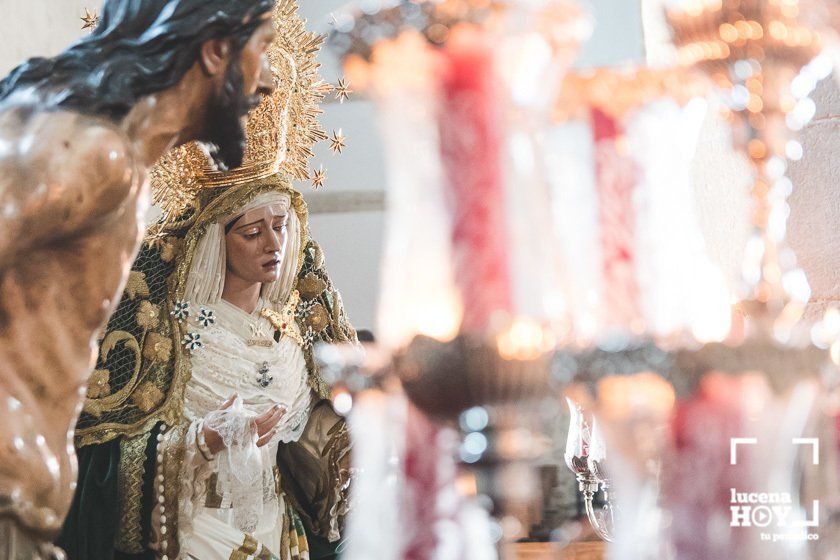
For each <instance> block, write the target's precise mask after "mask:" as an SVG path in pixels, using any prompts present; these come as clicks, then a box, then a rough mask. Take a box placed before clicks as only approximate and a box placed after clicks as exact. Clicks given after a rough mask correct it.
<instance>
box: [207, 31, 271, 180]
mask: <svg viewBox="0 0 840 560" xmlns="http://www.w3.org/2000/svg"><path fill="white" fill-rule="evenodd" d="M275 37H276V32H275V30H274V24H273V22H272V21H271V20H270V19H267V20H266V21H265V22H264V23H263V24H262V25H261V26H260V27H258V28H257V30H256V31H255V32H254V34H253V35H252V36H251V38H250V39H249V40H248V42H247V43H245V45H244V47H243V48H242V50H241V52H240V53H239V54H238V55H236V56H234V57H233V58H231V61H230V63H229V64H228V68H227V72H226V73H225V78H224V81H223V82H222V84H221V86H220V88H219V90H218V91H216V93H215V94H214V96H213V97H212V99H211V100H210V104H209V107H208V114H207V120H206V121H205V122H206V125H205V127H204V130H203V133H202V135H201V137H200V140H201V141H203V142H206V143H208V144H210V145H211V147H212V149H211V156H212V158H213V160H214V163H215V164H216V165H217V166H218V167H219V168H220V169H223V170H224V169H233V168H236V167H239V166H240V165H242V159H243V157H244V155H245V142H246V136H245V123H246V117H247V115H248V113H249V112H250V111H251V110H252V109H254V108H255V107H256V106H257V105H259V103H260V101H261V99H262V95H268V94H270V93H271V92H272V91H273V89H274V76H273V74H272V72H271V68H270V66H269V63H268V57H267V55H266V51H267V49H268V47H269V45H271V43H272V42H273V41H274V39H275Z"/></svg>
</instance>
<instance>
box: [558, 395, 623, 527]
mask: <svg viewBox="0 0 840 560" xmlns="http://www.w3.org/2000/svg"><path fill="white" fill-rule="evenodd" d="M566 403H567V404H568V405H569V412H570V414H571V420H570V423H569V437H568V440H567V442H566V453H565V460H566V466H567V467H569V469H570V470H571V471H572V473H574V475H575V478H576V479H577V481H578V489H579V490H580V492H581V494H582V495H583V500H584V506H585V508H586V516H587V518H588V519H589V523H590V524H591V525H592V528H593V529H595V532H596V533H597V534H598V536H599V537H601V538H602V539H603V540H605V541H607V542H613V540H614V535H613V533H614V530H615V522H616V519H615V518H616V515H617V513H616V504H615V503H613V500H612V495H611V489H610V479H609V477H608V476H607V473H606V471H605V469H604V460H605V458H606V444H605V443H604V441H603V438H602V436H601V434H600V430H599V429H598V423H597V420H595V421H593V423H592V427H591V428H590V426H589V423H588V422H587V421H586V419H585V417H584V412H583V408H582V407H581V406H580V405H579V404H577V403H575V402H574V401H572V400H571V399H569V398H568V397H567V398H566ZM599 490H600V491H601V492H602V493H603V496H604V500H605V504H604V505H603V507H602V510H601V511H596V509H595V504H594V502H595V495H596V494H597V493H598V491H599Z"/></svg>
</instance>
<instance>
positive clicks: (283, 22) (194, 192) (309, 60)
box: [150, 0, 333, 231]
mask: <svg viewBox="0 0 840 560" xmlns="http://www.w3.org/2000/svg"><path fill="white" fill-rule="evenodd" d="M272 17H273V21H274V27H275V29H276V30H277V39H276V40H275V41H274V42H273V43H272V44H271V46H270V47H269V49H268V59H269V63H270V65H271V69H272V72H273V74H274V84H275V87H276V89H275V91H274V93H272V94H271V95H269V96H266V97H264V98H263V100H262V102H261V103H260V105H259V106H258V107H257V108H255V109H254V110H253V111H251V113H250V114H249V115H248V122H247V125H246V134H247V147H246V149H245V157H244V160H243V164H242V165H241V166H240V167H237V168H236V169H232V170H229V171H217V170H215V169H214V168H213V166H212V165H211V163H210V160H209V158H208V156H207V154H206V152H205V151H204V150H203V149H202V148H201V146H200V145H199V144H198V143H196V142H191V143H189V144H185V145H183V146H180V147H178V148H176V149H174V150H172V151H170V152H168V153H167V154H165V155H164V156H163V157H162V158H161V159H160V160H159V161H158V162H157V164H155V166H154V167H153V168H152V170H151V173H150V180H151V185H152V200H153V202H154V204H155V205H156V206H158V207H159V208H160V209H161V210H162V212H163V215H162V217H161V219H160V221H159V223H158V224H157V227H156V228H154V229H156V230H158V231H160V229H163V228H165V227H166V226H167V225H170V224H174V223H176V222H177V221H178V220H179V219H180V218H181V217H182V216H183V215H184V213H185V212H186V211H187V210H188V209H190V208H193V207H194V206H195V204H196V201H197V199H198V195H199V193H200V192H201V191H202V190H204V189H207V188H220V187H230V186H236V185H241V184H244V183H250V182H253V181H259V180H261V179H265V178H267V177H270V176H271V175H274V174H276V173H283V174H284V175H286V176H288V177H289V178H291V179H308V178H309V169H308V167H309V159H310V158H311V157H312V156H313V152H312V146H313V145H314V144H315V143H316V142H319V141H321V140H325V139H326V138H327V135H326V133H325V132H324V130H323V129H322V128H321V124H320V123H319V122H318V119H317V116H318V115H319V114H320V113H321V112H322V111H321V109H320V103H321V101H322V100H323V99H324V96H325V95H326V94H328V93H329V92H330V91H331V90H332V89H333V87H332V86H331V85H330V84H328V83H326V82H324V81H323V80H322V79H321V77H320V76H319V74H318V68H319V67H320V64H319V63H318V62H317V55H318V51H319V50H320V48H321V45H322V43H323V41H324V37H323V36H321V35H318V34H315V33H311V32H308V31H307V30H306V28H305V21H304V20H303V19H301V18H300V16H299V15H298V6H297V3H296V2H295V0H278V2H277V4H276V5H275V7H274V13H273V16H272Z"/></svg>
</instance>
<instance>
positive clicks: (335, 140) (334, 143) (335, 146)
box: [330, 128, 346, 154]
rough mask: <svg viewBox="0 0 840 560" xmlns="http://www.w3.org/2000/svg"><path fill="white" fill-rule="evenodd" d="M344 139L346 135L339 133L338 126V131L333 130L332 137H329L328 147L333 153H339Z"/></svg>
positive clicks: (342, 147)
mask: <svg viewBox="0 0 840 560" xmlns="http://www.w3.org/2000/svg"><path fill="white" fill-rule="evenodd" d="M344 140H346V137H345V136H344V134H342V133H341V129H340V128H339V129H338V132H336V131H335V130H333V133H332V138H330V149H331V150H332V151H333V153H334V154H340V153H341V150H343V149H344Z"/></svg>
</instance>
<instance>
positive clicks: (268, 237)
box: [225, 204, 289, 284]
mask: <svg viewBox="0 0 840 560" xmlns="http://www.w3.org/2000/svg"><path fill="white" fill-rule="evenodd" d="M288 221H289V211H288V210H286V209H285V208H284V207H283V206H282V205H280V204H271V205H268V206H263V207H262V208H256V209H254V210H250V211H249V212H246V213H245V214H243V215H242V216H240V217H239V218H238V219H236V220H235V221H234V222H233V223H232V226H229V228H230V229H229V231H228V232H227V234H226V235H225V253H226V258H227V274H230V275H233V276H236V277H238V278H239V279H241V280H245V281H247V282H253V283H263V284H266V283H269V282H274V281H276V280H277V279H279V277H280V271H281V268H282V264H283V259H284V258H285V256H286V241H287V239H288V231H287V225H288Z"/></svg>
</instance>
